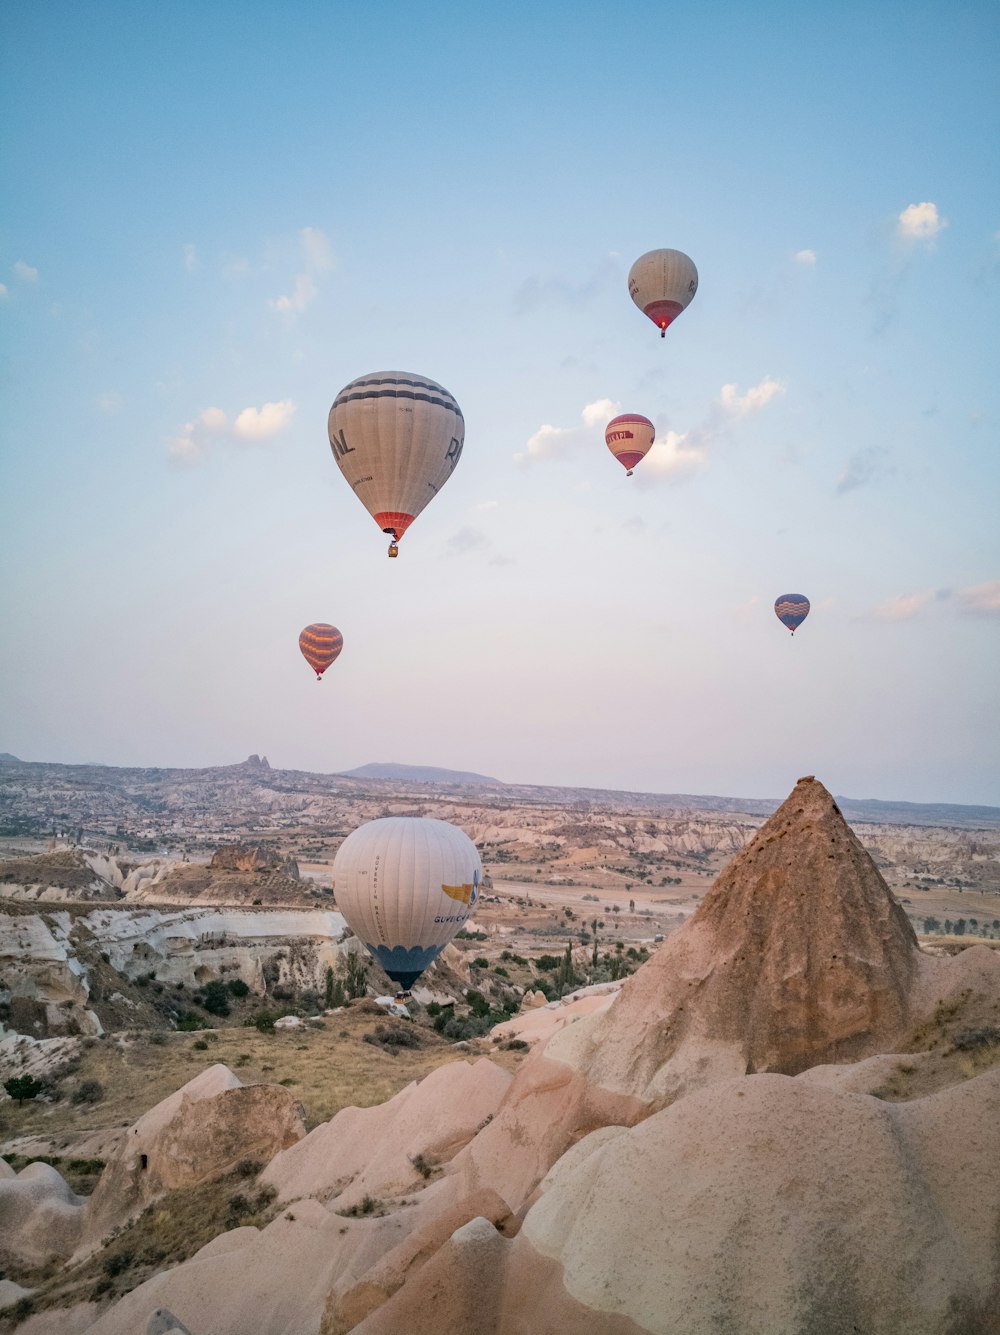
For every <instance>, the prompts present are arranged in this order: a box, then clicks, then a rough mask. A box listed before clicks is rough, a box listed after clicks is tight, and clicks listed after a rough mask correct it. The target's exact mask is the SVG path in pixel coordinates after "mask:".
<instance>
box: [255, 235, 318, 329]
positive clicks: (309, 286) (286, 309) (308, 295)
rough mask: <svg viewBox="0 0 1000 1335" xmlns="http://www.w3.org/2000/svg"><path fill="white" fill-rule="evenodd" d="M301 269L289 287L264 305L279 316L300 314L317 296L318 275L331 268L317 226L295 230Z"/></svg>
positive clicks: (291, 316)
mask: <svg viewBox="0 0 1000 1335" xmlns="http://www.w3.org/2000/svg"><path fill="white" fill-rule="evenodd" d="M299 252H300V256H301V269H300V272H299V273H298V274H296V276H295V281H294V283H293V285H292V290H291V291H290V292H287V293H285V294H283V295H282V296H280V297H274V298H273V299H272V300H271V301H270V302H269V303H268V305H269V306H270V307H271V309H272V310H273V311H277V312H278V313H279V315H284V316H286V317H289V318H293V317H294V316H296V315H300V314H301V313H302V312H303V311H304V310H305V309H306V308H307V307H308V306H311V305H312V303H313V302H314V301H315V300H316V297H317V296H318V295H319V283H318V282H317V279H318V277H319V276H320V275H321V274H324V273H326V272H327V270H329V269H331V268H332V267H333V252H332V251H331V249H330V243H329V241H328V240H327V238H326V237H325V236H324V234H323V233H322V232H321V231H320V230H319V228H318V227H303V228H302V230H301V231H300V232H299Z"/></svg>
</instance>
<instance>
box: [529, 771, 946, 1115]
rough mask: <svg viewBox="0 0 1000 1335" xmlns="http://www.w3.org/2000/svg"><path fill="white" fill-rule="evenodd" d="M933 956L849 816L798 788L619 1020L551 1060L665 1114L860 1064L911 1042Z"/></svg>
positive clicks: (641, 977)
mask: <svg viewBox="0 0 1000 1335" xmlns="http://www.w3.org/2000/svg"><path fill="white" fill-rule="evenodd" d="M920 959H921V957H920V952H919V949H918V946H917V941H916V937H915V936H914V934H913V930H912V928H911V927H910V924H909V922H908V921H907V918H906V915H905V913H904V912H903V910H902V908H900V906H899V905H898V904H897V903H896V901H895V900H894V899H893V897H892V894H891V892H890V891H889V888H888V887H887V885H886V884H885V881H884V880H883V879H882V876H881V874H880V872H879V871H878V868H877V867H876V866H875V864H874V863H873V862H872V860H871V858H870V857H869V855H868V853H866V852H865V850H864V848H862V846H861V844H860V843H859V842H858V840H857V838H856V837H855V835H854V834H853V832H852V831H851V829H850V827H849V826H848V825H847V823H846V821H845V820H844V818H843V817H842V816H841V814H840V811H839V809H838V808H837V804H836V803H835V802H834V800H833V798H832V797H831V796H830V794H829V793H828V792H827V791H826V789H825V788H824V787H823V785H822V784H821V783H818V782H817V781H816V780H815V779H800V780H799V782H798V783H797V784H796V786H795V788H794V790H793V791H792V794H791V796H790V797H789V798H788V799H787V800H786V801H785V802H784V803H783V804H782V806H781V807H780V808H779V809H778V810H777V811H776V812H775V814H774V815H773V816H772V817H771V818H770V820H768V821H767V822H766V823H765V824H764V825H763V826H762V827H761V829H760V830H759V831H758V832H757V834H756V836H755V837H754V839H753V841H752V842H751V843H750V844H749V845H748V846H747V847H746V848H745V849H744V850H743V852H742V853H740V854H738V855H737V857H735V858H734V859H733V861H732V862H731V863H730V864H729V866H728V867H726V869H725V870H724V871H723V872H722V874H721V875H720V877H719V879H718V880H717V881H716V883H715V885H714V886H713V888H712V890H711V891H710V892H709V893H708V894H707V895H706V896H705V899H704V900H703V901H702V904H701V906H700V907H699V909H698V911H697V912H696V913H695V915H694V916H693V917H692V918H691V919H690V920H689V921H688V922H687V923H685V925H684V926H683V927H682V928H680V930H679V931H677V932H675V933H674V934H673V935H672V936H670V937H669V938H668V940H667V941H666V942H665V944H664V945H663V946H662V947H661V948H660V949H659V950H658V951H657V953H656V954H655V955H654V957H653V958H652V959H651V960H650V961H649V962H648V963H647V964H646V965H645V966H644V967H643V968H642V969H640V970H639V971H638V973H636V974H635V975H634V976H633V977H632V978H631V979H629V980H628V982H626V984H625V986H624V987H623V988H622V991H621V993H620V995H619V997H618V1000H617V1001H616V1002H615V1003H614V1004H613V1005H612V1006H611V1008H610V1009H609V1010H608V1011H607V1012H605V1013H604V1014H602V1015H600V1016H599V1017H598V1018H597V1019H596V1020H593V1021H590V1022H585V1023H583V1024H581V1025H577V1026H573V1027H572V1028H571V1029H567V1030H566V1031H565V1032H564V1033H562V1034H559V1035H556V1036H555V1038H554V1039H553V1040H552V1041H551V1042H550V1043H549V1045H548V1048H547V1049H546V1052H547V1056H548V1057H549V1058H550V1059H555V1060H562V1061H566V1062H567V1063H568V1064H570V1065H572V1066H574V1067H575V1068H577V1069H580V1070H582V1071H584V1072H586V1074H587V1075H588V1077H589V1079H590V1080H591V1081H593V1082H594V1083H597V1084H600V1085H601V1086H603V1087H605V1088H608V1089H612V1090H621V1091H623V1092H629V1093H631V1094H632V1095H634V1096H636V1097H639V1098H642V1099H644V1100H645V1101H647V1102H648V1103H649V1104H651V1105H652V1106H662V1105H663V1104H665V1103H668V1102H669V1101H670V1100H671V1099H673V1098H676V1097H677V1096H678V1095H679V1094H680V1093H682V1092H684V1091H685V1090H686V1089H689V1088H697V1087H698V1086H700V1085H703V1084H706V1083H709V1082H711V1081H713V1080H717V1079H721V1078H727V1077H728V1076H732V1075H737V1074H742V1073H743V1072H746V1071H782V1072H787V1073H789V1074H794V1073H795V1072H797V1071H801V1070H805V1069H806V1068H807V1067H809V1066H814V1065H816V1064H818V1063H820V1062H844V1061H855V1060H857V1059H858V1058H860V1057H865V1056H868V1055H869V1054H870V1053H873V1052H878V1051H885V1050H886V1049H887V1048H889V1049H891V1048H892V1047H893V1046H894V1045H896V1044H897V1043H898V1041H899V1040H900V1038H901V1037H902V1036H903V1034H904V1032H905V1031H906V1029H907V1027H908V1025H909V1023H910V1019H911V1009H910V991H911V987H912V985H913V983H914V981H915V979H916V977H917V974H918V969H919V962H920Z"/></svg>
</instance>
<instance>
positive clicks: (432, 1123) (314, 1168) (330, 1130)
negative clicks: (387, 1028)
mask: <svg viewBox="0 0 1000 1335" xmlns="http://www.w3.org/2000/svg"><path fill="white" fill-rule="evenodd" d="M510 1083H511V1076H510V1074H509V1073H508V1072H507V1071H504V1070H502V1069H501V1068H500V1067H499V1066H496V1065H495V1064H494V1063H493V1062H491V1061H489V1059H488V1058H485V1057H483V1058H480V1059H479V1060H478V1061H475V1062H467V1061H459V1062H451V1063H449V1064H448V1065H447V1066H439V1067H438V1068H437V1070H435V1071H432V1072H431V1073H430V1075H427V1076H425V1077H424V1079H423V1080H421V1081H420V1082H419V1083H414V1084H410V1085H407V1086H406V1088H405V1089H401V1090H400V1091H399V1093H398V1094H396V1095H395V1096H394V1097H393V1098H391V1099H389V1101H388V1102H387V1103H383V1104H380V1105H379V1106H377V1107H374V1108H344V1109H342V1110H341V1111H340V1112H339V1113H337V1115H336V1116H335V1117H334V1118H333V1119H332V1120H331V1121H329V1122H325V1123H324V1124H323V1125H322V1126H318V1127H316V1128H315V1130H313V1131H311V1132H310V1133H309V1135H308V1136H306V1138H305V1139H304V1140H302V1141H300V1142H299V1144H297V1145H293V1146H291V1147H290V1148H289V1149H287V1150H285V1151H284V1152H283V1153H281V1154H279V1155H277V1156H276V1157H275V1158H274V1159H273V1160H272V1161H271V1163H270V1164H268V1166H267V1168H266V1169H265V1170H264V1172H263V1173H262V1174H261V1182H262V1183H263V1184H264V1185H270V1186H274V1187H276V1188H277V1191H278V1198H279V1200H285V1201H287V1200H293V1199H295V1198H296V1197H298V1196H307V1195H308V1196H313V1197H316V1198H318V1199H320V1200H331V1199H334V1200H335V1201H336V1208H337V1209H347V1208H349V1207H350V1206H351V1205H353V1204H355V1203H356V1202H358V1201H360V1200H362V1199H363V1197H365V1196H373V1197H376V1198H378V1197H382V1196H387V1195H388V1196H395V1195H399V1194H400V1193H402V1192H408V1191H413V1190H414V1189H416V1188H418V1187H420V1186H422V1185H423V1181H424V1179H423V1178H422V1177H421V1175H420V1173H419V1172H418V1171H417V1169H415V1168H414V1166H413V1163H412V1158H413V1157H414V1156H415V1155H417V1154H423V1155H424V1156H426V1158H427V1159H428V1160H429V1161H430V1162H432V1163H444V1162H446V1161H448V1160H449V1159H451V1158H452V1157H453V1156H454V1155H455V1153H456V1152H457V1151H458V1150H460V1149H461V1148H462V1147H463V1146H464V1145H466V1144H468V1142H469V1141H470V1140H471V1139H472V1137H473V1136H475V1134H476V1131H477V1130H478V1128H479V1127H480V1125H481V1124H482V1123H483V1122H484V1120H485V1119H486V1118H487V1117H490V1116H492V1115H493V1114H494V1113H495V1111H496V1109H497V1108H498V1107H499V1105H500V1101H501V1099H502V1098H503V1096H504V1094H505V1093H506V1091H507V1089H508V1087H509V1086H510ZM466 1194H467V1193H466Z"/></svg>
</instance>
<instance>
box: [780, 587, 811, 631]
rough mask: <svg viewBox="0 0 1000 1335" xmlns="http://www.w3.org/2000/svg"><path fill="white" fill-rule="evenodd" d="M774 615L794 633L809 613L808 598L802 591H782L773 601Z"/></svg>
mask: <svg viewBox="0 0 1000 1335" xmlns="http://www.w3.org/2000/svg"><path fill="white" fill-rule="evenodd" d="M774 615H775V616H776V617H777V618H778V620H779V621H780V622H781V624H782V625H783V626H787V627H788V629H789V630H790V631H791V632H792V634H793V635H794V634H795V632H796V631H797V630H798V628H799V626H801V625H802V623H803V621H805V619H806V617H807V616H808V615H809V599H808V598H807V597H806V596H805V594H804V593H783V594H782V595H781V597H780V598H776V599H775V601H774Z"/></svg>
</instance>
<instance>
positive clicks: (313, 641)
mask: <svg viewBox="0 0 1000 1335" xmlns="http://www.w3.org/2000/svg"><path fill="white" fill-rule="evenodd" d="M343 647H344V637H343V635H341V633H340V631H339V630H338V629H337V627H336V626H329V625H327V623H326V622H325V621H315V622H313V624H312V625H311V626H306V628H305V630H304V631H303V632H302V634H301V635H300V636H299V648H300V649H301V650H302V657H303V658H304V659H305V660H306V662H307V663H308V664H309V666H310V667H311V668H312V670H313V672H315V673H316V680H317V681H322V680H323V673H324V672H325V671H326V670H327V668H328V667H329V666H330V664H331V663H335V662H336V661H337V659H338V657H339V656H340V651H341V649H343Z"/></svg>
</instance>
